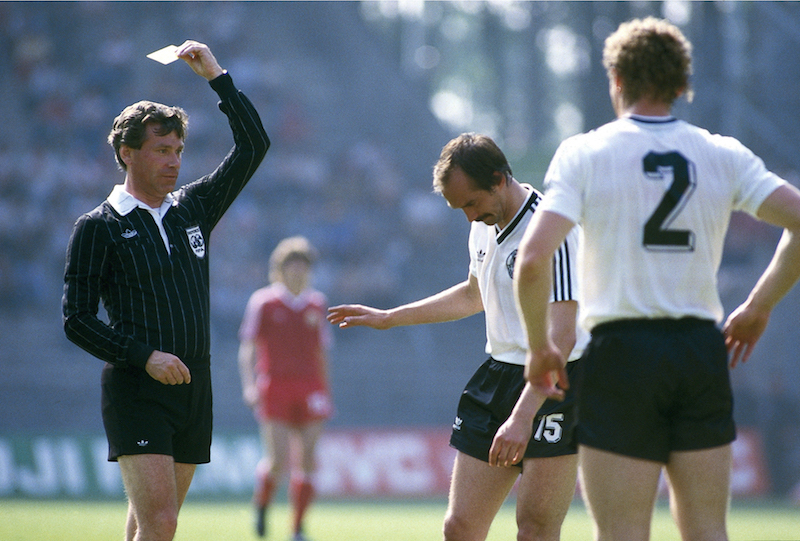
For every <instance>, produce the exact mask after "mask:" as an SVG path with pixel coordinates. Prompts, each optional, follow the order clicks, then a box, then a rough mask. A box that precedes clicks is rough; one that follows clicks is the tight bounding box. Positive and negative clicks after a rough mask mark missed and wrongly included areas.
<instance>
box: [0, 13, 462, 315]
mask: <svg viewBox="0 0 800 541" xmlns="http://www.w3.org/2000/svg"><path fill="white" fill-rule="evenodd" d="M290 8H291V6H287V5H281V4H274V5H269V4H248V3H241V4H240V3H231V4H230V5H225V4H220V3H177V4H156V3H91V2H90V3H52V4H51V3H46V4H27V3H4V4H1V5H0V36H1V37H0V40H2V41H0V48H1V49H2V51H3V54H2V55H0V56H2V59H0V63H2V64H0V66H2V71H3V72H4V73H10V74H12V76H11V77H3V78H2V82H0V92H2V96H3V99H2V101H1V103H2V105H0V107H2V110H3V118H4V123H5V128H6V129H5V130H3V133H2V134H0V309H2V308H6V309H9V308H10V309H13V310H19V309H21V308H22V307H29V308H33V309H37V310H38V309H41V308H43V307H47V308H48V309H52V308H54V306H55V304H56V303H55V302H54V299H57V298H59V296H60V288H61V278H62V273H63V264H64V251H65V248H66V243H67V241H68V235H69V232H70V230H71V226H72V223H73V222H74V220H75V219H76V218H77V217H78V216H79V215H80V214H81V213H83V212H87V211H89V210H90V209H92V208H94V207H95V206H96V205H98V204H99V203H100V202H101V201H102V200H103V199H104V198H105V197H106V195H107V194H108V193H109V192H110V190H111V188H112V186H113V185H114V184H116V183H120V182H122V180H123V174H122V173H121V172H120V171H119V170H118V169H117V167H116V164H115V162H114V159H113V153H112V151H111V149H110V147H109V146H108V145H107V143H106V142H105V137H106V135H107V133H108V129H109V127H110V125H111V121H112V120H113V118H114V117H115V116H116V114H118V112H119V111H120V110H121V109H122V108H123V107H124V106H125V105H127V104H128V103H132V102H134V101H137V100H139V99H152V100H155V101H162V102H164V103H168V104H174V105H180V106H182V107H184V108H185V109H186V110H187V112H188V113H189V115H190V126H189V136H188V140H187V152H186V154H185V157H184V164H183V169H182V171H181V178H180V179H179V183H181V182H188V181H191V180H193V179H195V178H198V177H199V176H201V175H203V174H205V173H207V172H210V171H211V169H212V168H213V167H214V166H215V165H216V164H217V163H218V162H219V160H220V159H221V158H222V157H223V156H224V154H225V153H226V152H227V149H228V148H229V147H230V146H231V144H232V141H231V140H230V136H229V135H228V132H227V128H226V127H225V126H224V124H222V123H224V122H225V121H224V117H223V116H222V115H221V114H220V113H219V112H218V111H216V107H215V105H214V104H215V98H214V95H213V93H212V92H211V91H210V90H207V89H204V88H202V87H199V86H198V83H197V81H196V80H194V78H193V76H192V74H191V72H190V70H188V69H186V66H183V65H178V64H173V65H170V66H162V65H160V64H157V63H155V62H152V61H150V60H147V59H146V58H145V54H146V53H148V52H150V51H151V50H154V49H156V48H160V47H161V46H163V45H166V44H167V43H165V42H164V41H163V40H165V39H173V42H175V43H176V44H179V43H180V42H181V41H182V39H184V38H189V37H191V38H193V39H199V40H204V41H206V42H207V43H209V44H210V45H211V46H212V50H213V51H214V52H215V54H216V55H217V57H218V58H219V59H220V62H221V63H222V64H223V66H225V67H227V68H228V69H229V71H230V72H231V74H232V75H233V77H234V80H235V81H236V82H237V84H238V85H239V87H240V88H242V89H243V90H244V91H245V92H246V93H247V94H248V96H249V97H250V98H251V99H252V100H253V101H254V103H255V104H256V106H257V107H258V109H259V111H260V112H261V114H262V117H263V120H264V124H265V126H266V127H267V130H268V132H269V134H270V136H271V138H272V139H273V147H272V149H271V150H270V152H269V154H268V157H267V160H265V162H264V164H263V165H262V167H261V169H260V170H259V172H258V174H257V175H256V177H255V178H254V179H253V180H252V182H251V184H250V185H249V186H248V187H247V188H246V190H245V192H244V193H243V194H242V196H241V197H240V198H239V199H238V200H237V202H236V203H235V204H234V206H233V207H232V208H231V210H230V211H229V213H228V214H227V215H226V216H225V218H224V219H223V222H222V223H220V225H219V226H218V228H217V229H216V230H215V232H214V234H213V236H212V239H211V249H212V250H213V253H214V258H213V259H212V272H213V277H212V280H213V283H214V287H213V288H212V291H213V294H214V302H215V303H216V308H215V310H216V315H217V316H218V317H220V318H228V319H230V320H231V321H232V322H233V320H238V319H239V318H240V317H241V310H242V308H243V306H244V303H245V301H246V298H247V296H248V295H249V293H250V292H251V291H252V289H254V288H255V287H259V286H261V285H263V284H264V283H265V282H266V279H267V266H266V259H267V256H268V254H269V252H270V251H271V250H272V248H274V246H275V244H276V243H277V242H278V240H280V239H281V238H283V237H285V236H287V235H293V234H304V235H306V236H307V237H308V238H309V239H311V241H312V242H313V243H314V244H315V245H316V246H317V248H318V249H319V250H320V252H321V255H322V257H321V264H320V266H319V269H318V272H317V285H318V287H320V288H321V289H323V290H325V291H335V292H336V295H337V296H340V297H341V298H342V299H348V300H354V301H358V302H369V303H373V304H378V305H383V304H391V303H395V302H397V300H398V298H397V297H398V295H399V294H400V291H401V290H402V287H401V284H402V282H403V281H404V280H405V279H406V278H408V276H407V274H408V273H409V272H410V273H411V274H414V269H415V268H417V266H415V265H411V263H410V260H411V259H412V258H419V257H425V250H426V247H427V248H436V249H437V250H440V249H441V243H439V242H438V240H437V239H438V238H440V235H445V234H447V231H446V230H445V229H446V227H444V226H446V225H448V224H453V220H452V217H451V216H449V215H448V214H447V208H446V206H445V205H444V204H443V203H442V202H441V201H439V200H438V199H437V198H436V196H434V195H433V194H432V193H431V190H430V175H429V168H430V165H431V164H432V163H433V160H434V159H435V157H436V155H437V153H438V147H437V146H431V148H430V154H428V155H427V156H429V157H425V156H409V155H408V152H407V150H406V149H397V148H393V147H391V146H389V145H388V144H387V143H386V142H385V141H382V140H380V138H379V137H376V134H379V133H380V132H377V131H375V130H370V131H368V132H366V133H360V130H358V129H357V126H358V124H356V123H355V122H354V117H359V116H360V115H366V114H368V113H369V111H368V110H364V107H365V105H366V103H367V100H366V99H364V98H363V96H362V93H363V92H365V91H369V90H368V89H359V88H354V87H350V86H348V80H347V74H346V73H337V72H336V71H333V70H331V69H330V66H329V65H328V64H327V59H326V58H325V54H326V51H325V50H324V49H320V50H318V52H317V54H316V56H314V55H307V54H303V53H302V51H301V50H298V49H296V48H295V47H294V45H295V43H296V41H294V40H291V39H280V38H281V37H282V36H283V35H288V36H290V35H291V33H292V21H291V16H292V15H293V14H292V13H291V11H288V10H289V9H290ZM298 9H300V6H298ZM339 11H342V10H341V9H340V10H339ZM301 14H302V12H299V13H295V15H301ZM254 19H258V24H257V25H256V24H254V22H255V21H254ZM100 21H102V22H101V23H100V24H98V22H100ZM295 22H298V21H295ZM272 29H274V30H275V32H274V33H273V32H270V30H272ZM176 36H179V37H176ZM383 84H386V82H376V85H378V86H380V85H383ZM424 105H425V104H424V102H423V103H421V104H420V109H419V110H417V111H407V114H409V115H415V114H416V115H420V116H421V117H425V116H426V114H427V113H426V111H425V110H424ZM428 116H429V115H428ZM356 120H358V119H357V118H356ZM364 120H366V119H364ZM420 125H421V126H422V125H424V122H421V123H420ZM435 135H439V139H440V140H443V139H444V137H445V135H444V134H432V136H433V137H435ZM411 159H414V160H419V161H420V163H417V164H414V167H413V168H409V167H400V165H399V164H402V163H404V162H407V161H409V160H411ZM464 257H465V256H464ZM409 266H412V267H413V268H412V269H411V270H410V271H409ZM433 287H435V286H433Z"/></svg>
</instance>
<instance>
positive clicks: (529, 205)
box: [497, 190, 542, 244]
mask: <svg viewBox="0 0 800 541" xmlns="http://www.w3.org/2000/svg"><path fill="white" fill-rule="evenodd" d="M541 199H542V197H541V196H540V195H539V193H538V192H537V191H536V190H531V195H530V196H528V200H527V201H525V204H524V205H523V206H522V210H520V211H519V212H518V213H517V215H516V216H515V217H514V219H513V220H511V223H510V224H508V226H506V228H505V230H504V231H503V232H502V233H500V235H499V236H498V237H497V244H500V243H502V242H503V241H504V240H505V238H506V237H507V236H509V235H510V234H511V233H512V231H514V229H515V228H516V227H517V225H518V224H519V222H520V220H522V217H523V216H525V213H526V212H528V211H531V212H534V210H536V205H538V204H539V201H541Z"/></svg>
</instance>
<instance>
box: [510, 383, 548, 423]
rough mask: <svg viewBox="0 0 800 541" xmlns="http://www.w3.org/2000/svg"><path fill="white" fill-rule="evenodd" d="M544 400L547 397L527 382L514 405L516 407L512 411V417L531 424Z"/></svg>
mask: <svg viewBox="0 0 800 541" xmlns="http://www.w3.org/2000/svg"><path fill="white" fill-rule="evenodd" d="M544 401H545V397H544V396H542V395H540V394H538V393H537V392H536V391H535V390H534V388H533V387H532V386H531V384H530V383H527V382H526V383H525V387H524V388H523V389H522V393H521V394H520V395H519V398H518V399H517V403H516V404H515V405H514V409H513V410H512V412H511V417H513V418H515V419H516V420H518V421H524V422H525V423H527V424H529V425H530V424H532V423H533V420H534V418H535V417H536V412H538V411H539V408H541V407H542V404H544Z"/></svg>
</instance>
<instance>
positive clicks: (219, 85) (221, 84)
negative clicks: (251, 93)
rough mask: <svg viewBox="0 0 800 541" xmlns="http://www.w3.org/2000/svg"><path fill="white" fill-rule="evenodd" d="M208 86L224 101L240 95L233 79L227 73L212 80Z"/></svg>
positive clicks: (224, 72)
mask: <svg viewBox="0 0 800 541" xmlns="http://www.w3.org/2000/svg"><path fill="white" fill-rule="evenodd" d="M208 84H209V85H211V88H212V89H213V90H214V92H216V93H217V94H218V95H219V97H220V98H221V99H223V100H224V99H228V98H231V97H233V96H235V95H236V94H237V93H238V90H237V89H236V86H234V84H233V79H231V76H230V75H229V74H228V72H227V71H223V72H222V75H220V76H218V77H215V78H214V79H211V80H210V81H209V82H208Z"/></svg>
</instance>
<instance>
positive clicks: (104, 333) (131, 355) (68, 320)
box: [64, 313, 155, 370]
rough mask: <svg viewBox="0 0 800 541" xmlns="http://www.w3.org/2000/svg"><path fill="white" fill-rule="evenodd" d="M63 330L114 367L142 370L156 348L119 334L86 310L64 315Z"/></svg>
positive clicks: (70, 338) (83, 347) (72, 340)
mask: <svg viewBox="0 0 800 541" xmlns="http://www.w3.org/2000/svg"><path fill="white" fill-rule="evenodd" d="M64 332H65V333H66V335H67V338H68V339H69V340H70V341H71V342H72V343H74V344H75V345H77V346H78V347H80V348H81V349H83V350H85V351H86V352H88V353H90V354H92V355H94V356H95V357H97V358H98V359H100V360H103V361H106V362H108V363H111V364H113V365H117V366H125V365H128V366H135V367H137V368H141V369H142V370H144V367H145V365H146V364H147V359H148V358H149V357H150V355H151V354H152V353H153V351H155V348H152V347H150V346H148V345H146V344H143V343H141V342H138V341H136V340H134V339H133V338H131V337H130V336H125V335H123V334H121V333H118V332H117V331H115V330H114V329H112V328H111V327H109V326H108V325H106V324H105V323H103V322H102V321H100V320H99V319H98V318H97V317H96V316H94V315H92V314H89V313H78V314H73V315H70V316H67V317H65V318H64Z"/></svg>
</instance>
